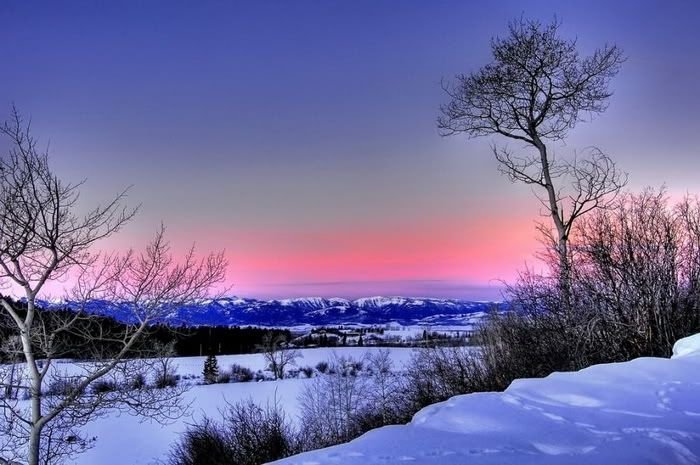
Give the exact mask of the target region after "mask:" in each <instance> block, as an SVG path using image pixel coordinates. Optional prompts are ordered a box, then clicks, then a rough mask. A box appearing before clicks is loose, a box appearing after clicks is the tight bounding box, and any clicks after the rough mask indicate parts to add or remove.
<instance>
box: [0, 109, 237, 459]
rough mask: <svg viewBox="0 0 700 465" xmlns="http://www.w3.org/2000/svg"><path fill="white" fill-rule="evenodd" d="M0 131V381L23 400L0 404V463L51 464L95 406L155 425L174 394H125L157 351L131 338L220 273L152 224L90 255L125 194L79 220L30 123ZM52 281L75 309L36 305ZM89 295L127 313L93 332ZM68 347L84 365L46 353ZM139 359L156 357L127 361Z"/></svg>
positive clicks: (74, 441) (118, 217)
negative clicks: (5, 359) (12, 361)
mask: <svg viewBox="0 0 700 465" xmlns="http://www.w3.org/2000/svg"><path fill="white" fill-rule="evenodd" d="M0 133H1V134H3V135H5V136H6V137H7V138H8V139H9V142H10V150H9V153H8V154H7V155H6V156H5V157H3V158H1V159H0V285H1V286H2V289H3V292H2V294H0V308H1V310H2V312H4V314H5V315H4V316H5V317H6V318H5V319H6V320H8V321H9V322H10V326H11V328H12V332H13V333H14V334H16V336H17V338H18V339H19V345H20V346H21V349H20V350H21V352H20V358H21V361H22V363H21V367H22V370H21V371H22V374H21V376H19V377H18V374H17V373H16V372H14V371H11V373H12V376H11V377H10V378H9V381H8V378H0V384H2V385H7V383H8V382H9V383H10V384H11V386H9V387H8V389H7V392H9V393H12V392H16V391H17V390H23V391H24V392H26V394H25V395H26V397H27V398H28V401H24V400H22V399H15V398H14V397H16V396H12V395H9V396H2V398H1V399H0V408H1V409H2V413H3V418H4V420H5V423H6V424H5V425H4V427H5V428H4V431H3V433H5V434H6V436H5V437H6V438H8V439H7V441H6V442H7V444H4V445H5V446H6V450H5V451H2V450H0V459H2V458H3V456H6V458H7V459H8V460H9V459H20V460H22V461H23V462H26V463H29V464H30V465H38V464H40V463H41V464H49V463H58V462H60V461H62V460H65V459H66V458H68V457H70V456H72V455H73V454H75V453H78V452H80V451H82V450H84V449H85V448H86V447H89V445H90V444H91V439H90V438H89V437H86V436H85V435H84V433H83V430H82V427H83V426H84V425H85V424H87V423H88V422H89V421H91V420H92V419H94V418H95V417H97V416H99V415H102V414H104V413H106V412H109V411H112V410H114V409H120V410H121V409H127V410H129V411H131V412H132V413H135V414H139V415H147V416H149V417H151V418H154V419H156V420H159V421H167V420H168V419H169V418H173V417H176V416H178V415H180V414H181V413H182V411H183V408H184V407H185V405H184V404H183V403H182V401H181V399H180V396H179V394H180V390H178V389H136V388H134V387H133V386H129V385H128V384H127V381H128V380H131V379H134V378H135V377H136V376H137V375H141V376H142V375H143V373H147V372H148V371H149V370H151V369H153V367H154V366H156V365H155V363H157V362H156V361H155V360H157V356H158V354H157V353H155V352H154V351H152V350H149V348H148V347H145V346H144V344H142V343H141V340H142V337H143V336H144V335H145V334H146V333H147V332H148V331H149V328H150V326H151V324H152V323H153V322H155V321H157V320H158V319H159V318H160V317H162V316H163V315H164V314H165V313H166V312H168V311H170V310H172V308H173V307H175V306H178V305H182V304H186V303H188V302H192V301H193V300H195V299H198V298H202V297H204V296H205V295H206V294H208V292H209V291H210V288H211V287H212V286H213V285H214V284H216V283H218V282H220V281H221V280H222V279H223V278H224V273H225V268H226V261H225V259H224V256H223V254H222V253H219V254H211V255H209V256H206V257H204V258H202V259H198V258H196V256H195V254H194V250H190V252H189V253H187V254H186V255H185V257H184V258H183V259H182V260H175V258H174V256H173V254H172V252H171V250H170V247H169V245H168V242H167V241H166V239H165V230H164V228H163V227H161V229H160V230H159V231H158V233H157V234H156V235H155V237H154V239H153V240H152V241H151V242H150V243H149V244H148V246H147V247H146V248H145V250H144V251H143V252H136V251H133V250H132V251H129V252H127V253H125V254H122V255H118V254H111V255H110V254H107V255H105V254H102V253H99V252H94V251H93V248H94V247H93V246H94V245H95V244H96V243H97V242H98V241H100V240H101V239H104V238H106V237H109V236H111V235H113V234H115V233H117V232H118V231H119V230H120V229H121V228H122V227H123V226H124V225H125V224H126V223H127V222H128V221H130V220H131V219H132V218H133V217H134V215H135V214H136V210H135V209H129V208H127V207H125V206H124V205H123V204H124V200H125V193H121V194H119V195H117V196H116V197H115V198H114V199H112V200H111V201H110V202H108V203H107V204H105V205H102V206H98V207H95V208H94V209H92V210H90V211H88V212H87V213H85V214H82V215H81V214H79V205H78V200H79V193H80V192H79V191H80V186H81V184H71V183H65V182H63V181H62V180H61V179H59V178H58V177H57V176H56V174H55V173H54V172H53V171H52V170H51V168H50V166H49V157H48V152H47V151H41V150H39V148H38V145H37V140H36V139H35V138H34V137H33V136H32V133H31V126H30V124H29V123H25V121H23V119H22V117H21V116H20V114H19V113H18V112H17V110H16V109H14V108H13V111H12V116H11V119H10V120H9V121H7V122H6V123H4V124H3V125H2V126H1V127H0ZM61 278H66V279H68V280H69V281H72V282H75V287H74V289H73V290H72V291H71V292H70V296H69V297H70V298H71V300H72V301H74V302H77V303H78V308H77V309H75V311H73V312H52V311H43V310H41V309H39V308H37V298H38V297H39V295H40V293H41V292H42V290H44V288H45V286H46V285H47V283H50V282H55V281H57V280H59V279H61ZM20 299H22V300H20ZM93 299H109V300H110V301H114V302H118V303H119V304H120V305H121V306H122V308H127V309H129V312H130V315H129V319H128V321H127V324H126V325H124V326H121V327H120V328H119V329H115V328H114V327H105V325H103V324H102V321H103V320H101V319H99V318H97V317H95V316H94V315H93V314H91V313H89V312H88V311H87V308H86V306H87V304H88V303H89V302H90V301H91V300H93ZM76 341H78V342H77V343H76ZM76 344H79V349H80V350H81V351H83V353H85V354H86V355H89V361H87V362H85V363H79V364H76V365H75V369H74V370H72V371H71V372H68V371H66V370H65V369H62V368H60V367H59V366H58V365H57V364H56V363H55V360H56V359H57V358H61V357H62V355H64V354H66V353H68V352H70V351H74V350H76V347H75V345H76ZM107 347H109V349H106V348H107ZM135 356H136V357H137V358H136V359H134V358H133V357H135ZM144 356H153V357H156V359H153V358H151V359H148V358H139V357H144ZM2 385H0V387H7V386H2ZM2 445H3V444H0V446H2ZM12 452H13V453H14V454H15V455H16V457H11V456H10V455H9V454H10V453H12ZM1 461H2V460H0V462H1Z"/></svg>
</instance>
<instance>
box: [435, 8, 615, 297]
mask: <svg viewBox="0 0 700 465" xmlns="http://www.w3.org/2000/svg"><path fill="white" fill-rule="evenodd" d="M559 25H560V23H559V22H557V21H556V20H555V21H553V22H551V23H549V24H542V23H540V22H538V21H529V20H524V19H520V20H518V21H513V22H511V23H510V25H509V29H508V36H507V37H505V38H495V39H493V40H492V42H491V51H492V54H493V61H492V62H491V63H489V64H488V65H486V66H484V67H483V68H481V69H480V70H478V71H476V72H474V73H471V74H467V75H458V76H457V77H456V81H455V82H453V83H450V84H446V85H444V86H443V88H444V90H445V91H446V93H447V94H448V96H449V97H450V101H449V103H447V104H446V105H443V106H442V107H441V108H440V110H441V115H440V117H439V118H438V127H439V129H440V130H441V133H442V134H443V135H446V136H447V135H454V134H466V135H467V136H469V137H479V136H490V135H498V136H502V137H504V138H506V139H509V140H511V141H514V142H517V143H520V144H523V145H524V148H525V150H524V151H522V152H516V151H515V150H513V149H511V148H510V147H508V146H496V145H493V147H492V149H493V153H494V155H495V157H496V159H497V160H498V162H499V163H500V168H501V170H502V172H503V173H505V174H506V175H507V176H508V177H509V178H510V179H511V180H512V181H514V182H515V181H518V182H523V183H525V184H529V185H532V186H533V187H536V188H537V189H538V191H536V192H538V194H537V195H538V198H539V199H540V201H541V202H542V204H543V206H544V208H545V210H544V211H545V212H546V213H544V215H545V216H548V217H551V220H552V221H553V223H554V226H555V233H553V234H552V238H553V239H554V246H555V250H556V253H557V255H558V257H559V264H560V270H559V275H560V278H561V284H562V287H563V289H564V290H566V289H568V286H569V274H570V260H569V254H570V251H569V247H568V244H569V235H570V234H571V231H572V226H573V224H574V222H575V220H576V219H577V218H579V217H581V216H582V215H584V214H585V213H587V212H589V211H591V210H592V209H595V208H597V207H602V206H605V205H606V204H607V202H610V198H611V197H614V194H616V193H618V192H619V190H620V189H621V187H623V186H624V185H625V183H626V180H627V179H626V175H624V174H623V173H621V172H620V171H619V170H618V169H617V168H616V166H615V163H614V162H613V161H612V160H611V159H610V158H609V157H608V156H607V155H606V154H604V153H603V152H602V151H600V150H598V149H595V148H593V149H590V150H588V151H587V152H586V153H584V154H583V156H578V157H575V158H574V160H573V161H568V162H567V161H560V160H557V159H556V158H555V156H554V153H553V149H552V147H551V145H552V143H554V142H557V141H562V140H564V139H565V138H566V137H567V135H568V133H569V130H570V129H572V128H573V127H574V126H575V125H576V124H577V123H578V122H580V121H583V120H585V119H586V118H587V117H591V116H593V115H595V114H598V113H601V112H603V111H605V109H606V108H607V105H608V100H609V98H610V96H611V95H612V92H611V91H610V90H609V83H610V80H611V79H612V78H613V77H614V76H615V75H616V74H617V72H618V71H619V69H620V65H621V64H622V62H623V61H624V57H623V54H622V51H621V50H620V48H618V47H617V46H615V45H605V46H604V47H602V48H599V49H597V50H595V51H594V52H593V54H592V55H590V56H585V57H584V56H581V55H579V52H578V50H577V44H576V41H575V40H565V39H562V38H560V37H559V30H558V29H559Z"/></svg>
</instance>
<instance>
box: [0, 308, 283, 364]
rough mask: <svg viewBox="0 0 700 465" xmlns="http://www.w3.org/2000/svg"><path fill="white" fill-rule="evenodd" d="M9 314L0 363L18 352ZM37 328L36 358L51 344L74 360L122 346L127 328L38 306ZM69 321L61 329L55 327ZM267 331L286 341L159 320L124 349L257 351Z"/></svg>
mask: <svg viewBox="0 0 700 465" xmlns="http://www.w3.org/2000/svg"><path fill="white" fill-rule="evenodd" d="M15 306H16V308H17V312H18V314H19V315H20V316H21V317H24V314H25V312H26V310H25V307H24V305H23V304H22V303H21V302H16V303H15ZM9 318H10V316H9V315H8V314H7V313H5V312H3V313H1V314H0V362H9V361H19V360H21V357H22V352H21V347H20V345H19V341H18V339H17V335H16V331H14V330H13V328H12V322H11V321H10V320H9ZM36 319H37V320H38V321H39V325H38V327H40V328H46V329H47V330H46V331H37V332H36V334H34V335H33V336H34V337H33V340H34V341H33V342H34V344H35V347H36V348H37V356H38V357H46V356H47V353H46V349H45V348H46V347H51V348H52V353H51V354H50V355H51V356H52V357H53V358H71V359H76V360H89V359H97V358H100V359H103V358H108V357H109V354H113V353H117V351H119V350H120V349H121V348H122V347H123V335H125V334H127V333H128V331H129V326H128V325H127V324H124V323H121V322H119V321H117V320H116V319H114V318H111V317H106V316H99V315H87V314H80V313H77V312H75V311H73V310H70V309H57V310H54V309H52V310H39V311H37V313H36ZM68 321H72V322H73V323H72V325H71V327H70V328H69V329H66V330H65V331H55V330H56V329H57V328H60V327H62V326H65V323H66V322H68ZM52 332H55V333H56V336H55V337H54V338H53V340H52V341H51V344H50V345H49V344H48V343H47V342H48V341H44V340H43V335H44V334H48V333H52ZM268 334H272V335H273V336H275V337H282V338H284V339H285V340H290V339H291V337H292V335H291V333H290V332H289V330H282V329H273V328H259V327H239V326H233V327H228V326H208V327H171V326H167V325H163V324H158V325H153V326H151V327H150V328H149V329H148V331H147V332H146V333H145V334H144V336H143V337H142V338H140V339H139V341H138V345H137V346H134V347H133V349H132V350H131V351H130V356H131V357H135V358H140V357H148V356H151V355H153V356H159V355H163V350H164V348H167V351H168V353H167V355H169V356H196V355H210V354H214V355H229V354H244V353H252V352H256V351H258V349H259V347H260V346H261V345H262V343H263V338H264V337H265V335H268Z"/></svg>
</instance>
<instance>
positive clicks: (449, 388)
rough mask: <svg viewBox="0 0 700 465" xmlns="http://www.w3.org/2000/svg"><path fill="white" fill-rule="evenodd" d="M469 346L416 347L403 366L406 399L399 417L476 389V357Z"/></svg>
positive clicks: (477, 370) (403, 389) (477, 366)
mask: <svg viewBox="0 0 700 465" xmlns="http://www.w3.org/2000/svg"><path fill="white" fill-rule="evenodd" d="M475 355H476V354H475V352H474V349H471V348H468V347H432V348H427V349H422V350H418V351H416V352H415V353H414V355H413V357H412V358H411V362H410V363H409V364H408V366H407V368H406V374H405V379H404V383H403V387H402V391H403V395H402V397H403V400H404V402H405V403H406V404H405V405H404V406H402V407H401V410H403V411H405V412H407V413H406V414H402V415H401V416H402V417H405V416H406V415H410V414H412V413H415V412H417V411H418V410H420V409H421V408H423V407H425V406H427V405H430V404H433V403H436V402H442V401H444V400H446V399H448V398H450V397H452V396H455V395H459V394H465V393H469V392H474V391H476V390H478V389H477V385H478V384H479V383H478V376H477V375H478V373H479V372H480V370H479V361H478V359H477V357H475Z"/></svg>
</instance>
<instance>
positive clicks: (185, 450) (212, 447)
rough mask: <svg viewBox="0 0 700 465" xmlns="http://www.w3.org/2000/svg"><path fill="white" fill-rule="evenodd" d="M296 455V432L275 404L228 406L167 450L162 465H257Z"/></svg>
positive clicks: (193, 427)
mask: <svg viewBox="0 0 700 465" xmlns="http://www.w3.org/2000/svg"><path fill="white" fill-rule="evenodd" d="M296 452H299V446H298V440H297V437H296V433H295V432H294V430H293V429H292V427H291V425H290V423H289V421H288V420H287V419H286V417H285V415H284V412H283V411H282V409H281V407H280V406H279V404H278V403H276V402H274V403H273V404H272V405H268V406H267V407H265V408H263V407H260V406H259V405H257V404H255V403H253V402H252V401H247V402H240V403H236V404H230V405H228V407H227V409H226V410H225V411H223V412H222V418H221V420H220V421H215V420H213V419H211V418H205V419H204V420H203V421H202V422H200V423H198V424H195V425H193V426H192V427H190V428H189V429H188V430H187V432H186V433H185V434H184V436H183V438H182V439H181V440H180V441H179V442H178V443H177V444H176V445H175V446H173V447H172V448H171V450H170V452H169V454H168V457H167V459H166V461H165V464H166V465H212V464H214V465H219V464H221V465H260V464H263V463H267V462H272V461H274V460H278V459H281V458H284V457H287V456H289V455H292V454H293V453H296Z"/></svg>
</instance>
